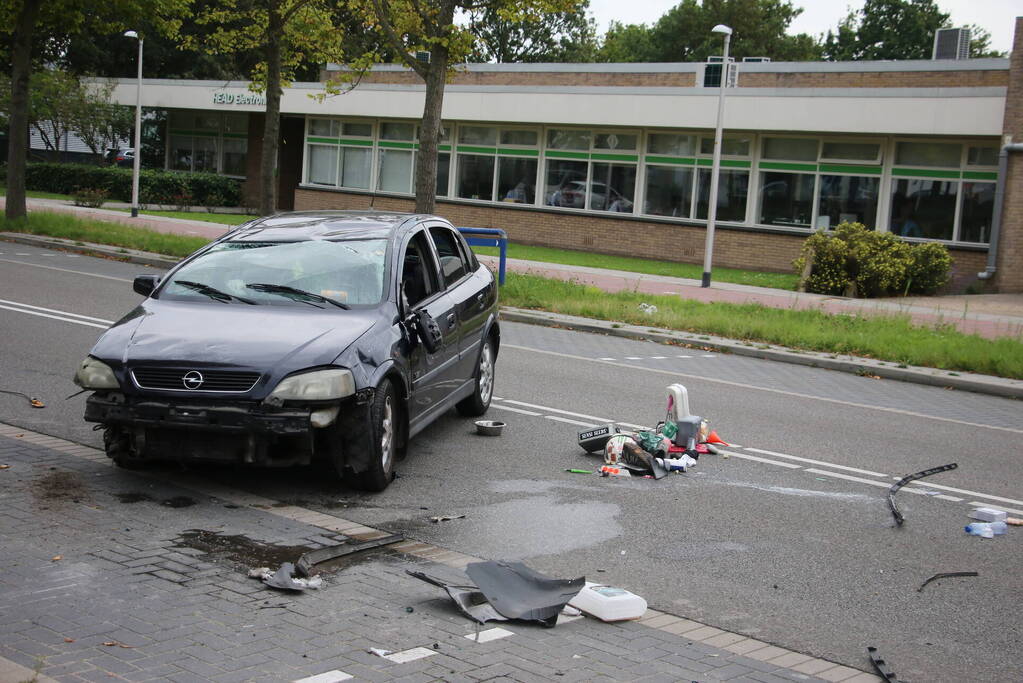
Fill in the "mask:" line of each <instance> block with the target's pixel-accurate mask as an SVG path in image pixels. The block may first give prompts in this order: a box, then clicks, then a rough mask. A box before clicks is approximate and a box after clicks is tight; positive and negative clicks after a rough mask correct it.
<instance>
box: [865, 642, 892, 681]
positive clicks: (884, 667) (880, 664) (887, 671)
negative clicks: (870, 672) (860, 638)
mask: <svg viewBox="0 0 1023 683" xmlns="http://www.w3.org/2000/svg"><path fill="white" fill-rule="evenodd" d="M867 652H868V653H870V661H871V662H873V663H874V668H875V669H877V673H879V674H881V678H883V679H885V680H886V681H888V683H899V679H898V678H896V677H895V672H894V671H892V667H890V666H888V662H886V661H884V659H882V658H881V655H879V654H877V648H876V647H868V648H867Z"/></svg>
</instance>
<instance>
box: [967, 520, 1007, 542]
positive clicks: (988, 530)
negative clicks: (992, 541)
mask: <svg viewBox="0 0 1023 683" xmlns="http://www.w3.org/2000/svg"><path fill="white" fill-rule="evenodd" d="M963 528H964V529H965V530H966V533H968V534H969V535H971V536H980V537H981V538H994V537H995V536H1001V535H1002V534H1004V533H1005V530H1006V528H1007V527H1006V524H1005V522H973V523H972V524H967V525H966V526H965V527H963Z"/></svg>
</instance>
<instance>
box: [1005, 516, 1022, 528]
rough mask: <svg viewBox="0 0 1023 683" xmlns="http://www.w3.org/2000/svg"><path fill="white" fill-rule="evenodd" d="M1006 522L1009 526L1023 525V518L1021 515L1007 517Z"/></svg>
mask: <svg viewBox="0 0 1023 683" xmlns="http://www.w3.org/2000/svg"><path fill="white" fill-rule="evenodd" d="M1005 523H1006V524H1008V525H1009V526H1023V519H1020V518H1019V517H1006V518H1005Z"/></svg>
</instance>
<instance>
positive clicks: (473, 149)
mask: <svg viewBox="0 0 1023 683" xmlns="http://www.w3.org/2000/svg"><path fill="white" fill-rule="evenodd" d="M458 151H459V152H466V153H468V154H497V147H477V146H475V145H459V146H458Z"/></svg>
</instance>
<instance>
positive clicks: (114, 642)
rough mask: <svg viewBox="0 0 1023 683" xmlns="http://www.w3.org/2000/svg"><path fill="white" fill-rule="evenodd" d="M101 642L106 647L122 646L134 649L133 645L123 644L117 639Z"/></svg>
mask: <svg viewBox="0 0 1023 683" xmlns="http://www.w3.org/2000/svg"><path fill="white" fill-rule="evenodd" d="M103 644H104V645H105V646H107V647H123V648H124V649H126V650H134V649H135V646H134V645H125V644H124V643H122V642H121V641H119V640H108V641H105V642H104V643H103Z"/></svg>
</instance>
